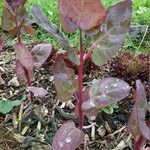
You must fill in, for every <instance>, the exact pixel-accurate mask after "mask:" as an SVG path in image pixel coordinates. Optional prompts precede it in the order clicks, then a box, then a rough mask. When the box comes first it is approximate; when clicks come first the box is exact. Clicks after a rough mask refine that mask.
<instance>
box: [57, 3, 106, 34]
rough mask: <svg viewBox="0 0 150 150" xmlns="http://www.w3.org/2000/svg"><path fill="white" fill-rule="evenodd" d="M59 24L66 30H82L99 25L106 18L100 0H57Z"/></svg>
mask: <svg viewBox="0 0 150 150" xmlns="http://www.w3.org/2000/svg"><path fill="white" fill-rule="evenodd" d="M59 12H60V20H61V24H62V26H63V28H64V30H65V31H66V32H73V31H75V30H76V29H77V28H80V29H82V30H84V31H87V30H92V29H93V28H96V27H99V26H100V25H101V24H102V23H103V22H104V21H105V19H106V12H105V8H104V7H103V5H102V3H101V1H100V0H91V1H89V0H76V1H75V0H59Z"/></svg>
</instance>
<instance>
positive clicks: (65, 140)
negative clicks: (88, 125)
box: [52, 121, 84, 150]
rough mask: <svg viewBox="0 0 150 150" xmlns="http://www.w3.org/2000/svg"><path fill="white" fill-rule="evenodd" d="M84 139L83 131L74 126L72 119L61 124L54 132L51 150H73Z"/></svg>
mask: <svg viewBox="0 0 150 150" xmlns="http://www.w3.org/2000/svg"><path fill="white" fill-rule="evenodd" d="M83 140H84V133H83V132H82V131H81V130H80V129H78V128H76V127H75V124H74V122H73V121H68V122H66V123H65V124H63V125H62V126H61V127H60V128H59V129H58V131H57V133H56V134H55V136H54V138H53V142H52V149H53V150H75V149H76V148H77V147H78V146H79V145H80V144H81V143H82V142H83Z"/></svg>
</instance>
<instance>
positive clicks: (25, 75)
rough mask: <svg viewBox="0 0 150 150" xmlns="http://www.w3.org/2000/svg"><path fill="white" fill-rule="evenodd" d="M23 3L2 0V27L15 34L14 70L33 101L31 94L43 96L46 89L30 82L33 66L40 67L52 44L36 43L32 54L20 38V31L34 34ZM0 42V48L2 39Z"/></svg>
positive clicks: (19, 0) (20, 1) (21, 1)
mask: <svg viewBox="0 0 150 150" xmlns="http://www.w3.org/2000/svg"><path fill="white" fill-rule="evenodd" d="M25 3H26V0H17V1H10V0H4V11H3V17H2V28H3V29H4V30H6V31H8V32H9V33H10V34H11V35H15V36H17V40H18V41H17V43H16V44H14V46H13V47H14V49H15V52H16V67H15V70H16V74H17V76H18V78H19V79H20V80H21V81H23V82H24V83H25V84H26V85H27V90H28V91H29V94H30V95H29V99H30V101H33V94H34V95H35V96H39V97H43V96H45V95H46V94H47V91H46V90H44V89H43V88H41V87H34V86H32V85H31V84H32V81H33V79H34V68H35V67H40V66H41V65H42V64H43V63H44V62H45V61H46V59H47V58H48V56H49V55H50V53H51V49H52V46H51V45H50V44H42V45H41V44H39V45H36V46H35V47H34V48H33V50H32V53H33V54H32V53H31V51H30V50H29V49H28V48H27V47H26V46H25V45H24V44H23V42H22V40H21V34H22V31H26V33H29V34H34V29H33V28H32V27H31V26H30V25H29V19H28V18H27V15H26V10H25V7H24V5H25ZM0 42H1V45H0V48H1V47H2V40H1V41H0ZM0 51H1V49H0ZM45 51H46V52H45ZM41 55H42V56H41Z"/></svg>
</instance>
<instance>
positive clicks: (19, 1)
mask: <svg viewBox="0 0 150 150" xmlns="http://www.w3.org/2000/svg"><path fill="white" fill-rule="evenodd" d="M25 2H26V0H5V3H7V4H8V5H9V6H10V8H11V9H12V10H13V11H14V12H16V11H17V9H18V7H19V6H20V5H24V4H25ZM5 5H6V4H5Z"/></svg>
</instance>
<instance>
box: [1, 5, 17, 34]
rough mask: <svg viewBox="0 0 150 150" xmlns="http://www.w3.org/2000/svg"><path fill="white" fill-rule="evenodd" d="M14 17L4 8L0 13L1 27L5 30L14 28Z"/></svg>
mask: <svg viewBox="0 0 150 150" xmlns="http://www.w3.org/2000/svg"><path fill="white" fill-rule="evenodd" d="M14 20H15V18H14V15H12V13H11V12H10V10H9V9H7V8H4V10H3V14H2V29H3V30H5V31H11V30H13V29H14V28H15V21H14Z"/></svg>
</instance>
